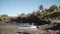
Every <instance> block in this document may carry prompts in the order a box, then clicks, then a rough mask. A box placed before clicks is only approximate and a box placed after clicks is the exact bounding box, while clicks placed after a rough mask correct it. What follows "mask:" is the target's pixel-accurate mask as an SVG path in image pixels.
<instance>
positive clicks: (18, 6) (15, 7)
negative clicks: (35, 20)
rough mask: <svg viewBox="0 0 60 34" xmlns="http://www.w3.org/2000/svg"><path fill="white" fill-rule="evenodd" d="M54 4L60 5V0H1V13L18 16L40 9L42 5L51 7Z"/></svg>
mask: <svg viewBox="0 0 60 34" xmlns="http://www.w3.org/2000/svg"><path fill="white" fill-rule="evenodd" d="M53 4H56V5H58V6H60V0H0V15H1V14H7V15H9V16H17V15H18V14H21V13H25V14H28V13H32V12H33V11H35V10H38V6H40V5H43V6H44V8H49V7H50V6H51V5H53Z"/></svg>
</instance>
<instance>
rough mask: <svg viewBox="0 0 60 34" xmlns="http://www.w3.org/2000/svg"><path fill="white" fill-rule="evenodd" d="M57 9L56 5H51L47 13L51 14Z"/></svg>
mask: <svg viewBox="0 0 60 34" xmlns="http://www.w3.org/2000/svg"><path fill="white" fill-rule="evenodd" d="M57 9H58V6H57V5H52V6H51V7H50V8H49V11H50V12H52V11H54V10H57Z"/></svg>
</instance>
